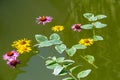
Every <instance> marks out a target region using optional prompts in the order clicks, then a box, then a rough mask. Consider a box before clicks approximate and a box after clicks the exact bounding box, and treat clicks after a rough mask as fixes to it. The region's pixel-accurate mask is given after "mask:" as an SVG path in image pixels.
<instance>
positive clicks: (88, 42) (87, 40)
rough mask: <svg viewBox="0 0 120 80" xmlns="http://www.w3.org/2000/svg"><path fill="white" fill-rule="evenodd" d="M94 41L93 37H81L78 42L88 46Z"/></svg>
mask: <svg viewBox="0 0 120 80" xmlns="http://www.w3.org/2000/svg"><path fill="white" fill-rule="evenodd" d="M93 43H94V40H93V39H81V40H80V41H79V44H82V45H84V46H90V45H92V44H93Z"/></svg>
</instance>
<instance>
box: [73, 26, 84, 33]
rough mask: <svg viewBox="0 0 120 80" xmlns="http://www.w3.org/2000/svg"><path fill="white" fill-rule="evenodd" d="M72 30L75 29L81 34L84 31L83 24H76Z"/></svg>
mask: <svg viewBox="0 0 120 80" xmlns="http://www.w3.org/2000/svg"><path fill="white" fill-rule="evenodd" d="M72 29H73V31H78V32H80V31H81V30H82V28H81V24H74V25H73V26H72Z"/></svg>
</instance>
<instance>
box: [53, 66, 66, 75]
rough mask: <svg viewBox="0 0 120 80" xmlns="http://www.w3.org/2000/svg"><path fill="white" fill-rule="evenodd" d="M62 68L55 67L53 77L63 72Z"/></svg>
mask: <svg viewBox="0 0 120 80" xmlns="http://www.w3.org/2000/svg"><path fill="white" fill-rule="evenodd" d="M63 69H64V68H63V67H62V66H60V65H58V66H56V67H55V69H54V72H53V74H54V75H59V73H60V72H61V71H62V70H63Z"/></svg>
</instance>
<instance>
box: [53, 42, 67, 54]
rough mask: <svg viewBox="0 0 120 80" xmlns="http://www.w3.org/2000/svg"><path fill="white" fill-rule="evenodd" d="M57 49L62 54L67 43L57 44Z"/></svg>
mask: <svg viewBox="0 0 120 80" xmlns="http://www.w3.org/2000/svg"><path fill="white" fill-rule="evenodd" d="M55 49H56V50H57V51H58V52H59V53H60V54H61V53H63V51H64V50H65V49H66V45H65V44H61V45H56V46H55Z"/></svg>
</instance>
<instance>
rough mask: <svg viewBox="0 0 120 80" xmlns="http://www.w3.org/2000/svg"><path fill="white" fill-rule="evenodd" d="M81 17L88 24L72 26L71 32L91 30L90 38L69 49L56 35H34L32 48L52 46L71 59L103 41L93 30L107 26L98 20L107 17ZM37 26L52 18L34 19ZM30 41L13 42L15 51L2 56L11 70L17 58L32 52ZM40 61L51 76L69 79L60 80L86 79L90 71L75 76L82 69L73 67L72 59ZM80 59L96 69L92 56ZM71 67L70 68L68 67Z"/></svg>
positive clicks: (56, 30)
mask: <svg viewBox="0 0 120 80" xmlns="http://www.w3.org/2000/svg"><path fill="white" fill-rule="evenodd" d="M83 16H84V17H85V18H86V19H88V21H90V22H91V23H90V24H85V25H81V24H74V25H73V26H72V29H73V31H78V32H80V31H81V30H82V29H88V30H89V29H92V30H93V36H92V38H86V39H81V40H80V41H79V43H78V44H75V45H73V46H72V47H71V48H68V47H67V46H66V45H65V44H64V43H63V41H62V40H61V39H60V36H59V35H58V34H57V33H53V34H51V35H50V36H49V38H48V37H46V36H45V35H41V34H36V35H35V39H36V41H37V44H35V45H34V46H33V47H37V48H42V47H50V46H54V49H55V50H56V51H57V52H58V53H59V54H63V53H65V54H67V55H68V56H69V57H72V56H73V55H75V53H76V51H77V50H81V49H86V48H87V47H88V46H91V45H92V44H93V43H94V41H100V40H103V37H102V36H100V35H96V33H95V29H96V28H98V29H100V28H104V27H105V26H107V25H106V24H103V23H101V22H100V21H98V20H100V19H104V18H106V17H107V16H105V15H96V16H94V14H92V13H85V14H83ZM36 20H37V23H38V24H42V25H45V24H46V23H49V22H51V21H52V17H50V16H40V17H38V18H36ZM63 29H64V27H63V26H60V25H58V26H54V27H52V30H53V31H55V32H59V31H62V30H63ZM30 42H31V40H27V39H22V40H18V41H14V42H13V44H12V47H14V48H16V50H12V51H10V52H7V53H6V54H4V55H3V59H4V60H6V61H7V64H8V65H9V66H11V67H13V68H15V67H16V65H17V64H19V63H20V61H19V60H17V57H18V56H19V55H21V54H23V53H26V52H30V51H32V47H31V44H30ZM39 56H40V57H41V58H42V59H44V60H45V65H46V67H47V68H48V69H51V70H53V74H54V75H55V76H65V75H69V77H67V78H64V79H62V80H80V79H81V78H85V77H87V76H88V75H89V74H90V72H91V71H92V70H91V69H85V70H82V71H80V72H79V73H77V75H75V74H74V73H73V71H74V70H75V69H77V68H80V67H82V66H83V65H82V64H79V65H74V64H75V61H74V60H72V59H67V58H66V57H56V56H53V57H50V56H48V57H47V58H44V56H41V55H39ZM80 57H81V58H83V59H84V60H85V61H87V62H88V63H89V64H91V65H92V66H93V67H95V68H98V67H97V66H96V65H95V64H94V61H95V58H94V57H93V56H92V55H85V56H82V55H80ZM70 66H72V67H70Z"/></svg>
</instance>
